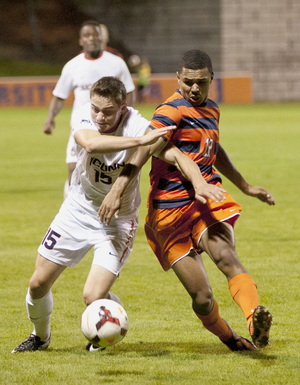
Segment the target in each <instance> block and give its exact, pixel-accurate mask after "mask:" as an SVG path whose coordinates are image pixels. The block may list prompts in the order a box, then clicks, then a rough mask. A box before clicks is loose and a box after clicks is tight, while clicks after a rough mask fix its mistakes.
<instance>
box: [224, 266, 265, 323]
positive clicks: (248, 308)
mask: <svg viewBox="0 0 300 385" xmlns="http://www.w3.org/2000/svg"><path fill="white" fill-rule="evenodd" d="M228 286H229V290H230V293H231V296H232V298H233V299H234V300H235V302H236V303H237V304H238V305H239V307H240V308H241V309H242V311H243V313H244V314H245V317H246V319H247V321H248V324H249V322H250V320H251V318H252V312H253V310H254V309H255V308H256V306H258V305H259V297H258V292H257V287H256V284H255V282H254V280H253V278H252V277H251V275H250V274H247V273H242V274H238V275H236V276H235V277H233V278H231V280H230V281H229V282H228ZM248 326H249V325H248Z"/></svg>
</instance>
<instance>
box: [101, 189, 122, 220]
mask: <svg viewBox="0 0 300 385" xmlns="http://www.w3.org/2000/svg"><path fill="white" fill-rule="evenodd" d="M121 204H122V197H120V196H119V195H117V194H114V193H113V191H112V190H111V191H110V192H109V193H108V194H107V195H106V196H105V198H104V199H103V202H102V204H101V206H100V208H99V210H98V217H99V221H100V223H101V224H102V223H103V222H104V221H105V223H106V226H108V225H109V223H110V221H111V218H112V217H113V215H114V216H115V218H116V219H118V217H119V211H120V208H121Z"/></svg>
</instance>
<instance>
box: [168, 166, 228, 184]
mask: <svg viewBox="0 0 300 385" xmlns="http://www.w3.org/2000/svg"><path fill="white" fill-rule="evenodd" d="M197 166H198V167H199V168H200V172H201V173H205V174H207V175H209V174H211V173H212V165H209V164H206V165H201V164H198V165H197ZM168 171H169V172H175V171H178V172H179V170H178V169H177V167H176V166H173V165H170V167H169V168H168ZM215 178H217V179H218V180H220V181H222V178H221V176H220V175H219V174H217V173H215V175H214V177H213V178H212V179H210V180H215Z"/></svg>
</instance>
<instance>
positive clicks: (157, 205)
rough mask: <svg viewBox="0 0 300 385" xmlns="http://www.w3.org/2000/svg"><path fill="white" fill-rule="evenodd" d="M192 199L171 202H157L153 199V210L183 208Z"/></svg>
mask: <svg viewBox="0 0 300 385" xmlns="http://www.w3.org/2000/svg"><path fill="white" fill-rule="evenodd" d="M193 200H194V199H193V198H181V199H172V200H158V199H153V201H152V202H153V208H154V209H173V208H175V207H180V206H184V205H186V204H187V203H190V202H192V201H193Z"/></svg>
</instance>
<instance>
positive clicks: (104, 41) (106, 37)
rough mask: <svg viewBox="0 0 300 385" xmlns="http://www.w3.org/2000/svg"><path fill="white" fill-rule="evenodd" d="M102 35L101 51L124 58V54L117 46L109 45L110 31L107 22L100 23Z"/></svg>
mask: <svg viewBox="0 0 300 385" xmlns="http://www.w3.org/2000/svg"><path fill="white" fill-rule="evenodd" d="M99 27H100V35H101V51H107V52H110V53H113V54H114V55H117V56H119V57H120V58H122V59H123V55H122V54H121V52H119V51H118V50H117V49H116V48H112V47H109V46H108V45H107V44H108V42H109V32H108V29H107V27H106V25H105V24H99Z"/></svg>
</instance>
